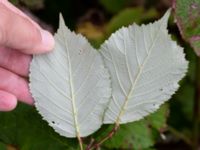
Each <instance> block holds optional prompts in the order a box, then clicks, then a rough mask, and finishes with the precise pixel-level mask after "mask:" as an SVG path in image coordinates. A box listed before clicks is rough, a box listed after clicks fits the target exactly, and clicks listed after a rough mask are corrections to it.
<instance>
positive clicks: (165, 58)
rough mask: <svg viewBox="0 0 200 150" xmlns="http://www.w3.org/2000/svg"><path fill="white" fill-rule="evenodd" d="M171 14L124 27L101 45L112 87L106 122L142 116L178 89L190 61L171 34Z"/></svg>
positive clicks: (135, 118)
mask: <svg viewBox="0 0 200 150" xmlns="http://www.w3.org/2000/svg"><path fill="white" fill-rule="evenodd" d="M169 14H170V12H169V11H168V12H167V13H166V14H165V16H164V17H163V18H162V19H161V20H159V21H157V22H155V23H153V24H148V25H142V26H138V25H136V24H133V25H131V26H129V27H128V28H122V29H120V30H119V31H117V32H116V33H114V34H113V35H112V36H111V37H110V38H109V39H108V41H106V42H105V43H104V44H103V45H102V47H101V50H100V52H101V54H102V56H103V58H104V60H105V65H106V66H107V68H108V69H109V72H110V74H111V81H112V90H113V91H112V99H111V101H110V102H109V106H108V110H107V111H106V113H105V117H104V123H117V124H119V123H127V122H132V121H135V120H139V119H141V118H143V117H144V116H146V115H148V114H149V113H150V112H153V111H155V110H157V109H158V108H159V106H160V105H161V104H162V103H163V102H165V101H166V100H168V99H169V98H170V97H171V95H172V94H174V92H175V91H176V90H177V89H178V87H179V85H178V82H179V81H180V80H181V79H182V78H183V76H184V75H185V72H186V70H187V64H188V62H187V61H186V60H185V58H184V53H183V49H182V48H181V47H179V46H178V45H177V44H176V43H175V42H173V41H172V40H171V38H170V36H169V35H168V31H167V21H168V17H169Z"/></svg>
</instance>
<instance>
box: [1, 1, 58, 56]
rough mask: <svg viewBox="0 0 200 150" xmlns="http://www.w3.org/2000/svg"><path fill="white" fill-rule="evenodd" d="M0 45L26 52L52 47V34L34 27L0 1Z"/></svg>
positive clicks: (45, 50) (42, 50) (32, 52)
mask: <svg viewBox="0 0 200 150" xmlns="http://www.w3.org/2000/svg"><path fill="white" fill-rule="evenodd" d="M0 18H1V19H0V46H4V47H9V48H12V49H17V50H20V51H22V52H24V53H27V54H36V53H42V52H47V51H49V50H51V49H53V46H54V39H53V37H52V35H51V34H50V33H49V32H47V31H45V30H42V29H39V28H38V27H36V26H35V25H34V24H33V23H31V21H29V19H27V18H25V17H23V16H21V15H19V14H16V13H15V12H13V11H12V10H10V9H9V8H8V7H6V6H5V5H4V4H3V3H1V2H0Z"/></svg>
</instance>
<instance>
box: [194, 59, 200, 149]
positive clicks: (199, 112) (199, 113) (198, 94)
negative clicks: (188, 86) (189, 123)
mask: <svg viewBox="0 0 200 150" xmlns="http://www.w3.org/2000/svg"><path fill="white" fill-rule="evenodd" d="M195 83H196V85H195V86H196V88H195V89H196V91H195V99H194V114H193V120H194V128H193V149H194V150H197V149H198V145H199V117H200V58H199V57H197V65H196V82H195Z"/></svg>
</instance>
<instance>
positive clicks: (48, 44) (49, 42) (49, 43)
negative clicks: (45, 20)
mask: <svg viewBox="0 0 200 150" xmlns="http://www.w3.org/2000/svg"><path fill="white" fill-rule="evenodd" d="M40 32H41V36H42V44H43V46H44V50H46V51H50V50H52V49H53V48H54V38H53V36H52V35H51V34H50V33H49V32H48V31H46V30H41V31H40Z"/></svg>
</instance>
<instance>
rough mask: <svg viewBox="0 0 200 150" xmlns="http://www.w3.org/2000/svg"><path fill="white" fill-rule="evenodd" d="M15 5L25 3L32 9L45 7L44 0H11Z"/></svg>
mask: <svg viewBox="0 0 200 150" xmlns="http://www.w3.org/2000/svg"><path fill="white" fill-rule="evenodd" d="M10 2H11V3H13V4H14V5H20V4H24V5H25V6H26V7H28V8H30V9H41V8H43V7H44V0H10Z"/></svg>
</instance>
